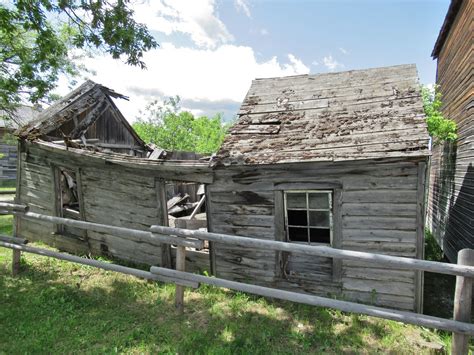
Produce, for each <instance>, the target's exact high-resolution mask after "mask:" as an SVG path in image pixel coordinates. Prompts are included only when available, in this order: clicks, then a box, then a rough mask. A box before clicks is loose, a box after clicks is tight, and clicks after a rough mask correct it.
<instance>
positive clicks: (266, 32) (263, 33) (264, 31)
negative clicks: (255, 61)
mask: <svg viewBox="0 0 474 355" xmlns="http://www.w3.org/2000/svg"><path fill="white" fill-rule="evenodd" d="M260 34H261V35H262V36H267V35H269V34H270V32H268V30H267V29H266V28H262V29H260Z"/></svg>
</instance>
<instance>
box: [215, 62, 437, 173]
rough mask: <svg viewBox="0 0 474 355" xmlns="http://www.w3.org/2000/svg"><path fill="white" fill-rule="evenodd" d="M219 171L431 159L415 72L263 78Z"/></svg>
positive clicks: (220, 156)
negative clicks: (240, 167) (241, 167)
mask: <svg viewBox="0 0 474 355" xmlns="http://www.w3.org/2000/svg"><path fill="white" fill-rule="evenodd" d="M238 115H239V117H238V119H237V122H236V123H235V125H234V126H233V127H232V128H231V129H230V133H229V135H228V136H227V137H226V139H225V140H224V143H223V145H222V147H221V149H220V150H219V152H218V153H217V156H216V157H215V159H214V161H213V164H214V165H233V164H235V165H254V164H274V163H291V162H305V161H338V160H339V161H341V160H356V159H378V158H388V157H408V156H426V155H429V150H428V144H429V136H428V132H427V127H426V123H425V115H424V111H423V103H422V99H421V95H420V88H419V83H418V76H417V71H416V67H415V65H400V66H393V67H384V68H375V69H367V70H353V71H346V72H339V73H327V74H318V75H299V76H289V77H281V78H270V79H257V80H254V81H253V82H252V86H251V87H250V90H249V92H248V93H247V96H246V98H245V100H244V102H243V103H242V106H241V108H240V111H239V113H238Z"/></svg>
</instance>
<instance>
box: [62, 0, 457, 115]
mask: <svg viewBox="0 0 474 355" xmlns="http://www.w3.org/2000/svg"><path fill="white" fill-rule="evenodd" d="M448 6H449V1H448V0H431V1H428V0H419V1H417V0H412V1H408V0H405V1H395V0H393V1H392V0H378V1H376V0H371V1H369V0H358V1H349V0H345V1H338V0H334V1H316V0H314V1H302V0H293V1H290V0H286V1H283V0H279V1H270V0H268V1H256V0H193V1H189V0H188V1H186V0H173V1H170V0H141V1H137V2H136V5H134V9H135V11H136V18H137V20H138V21H140V22H143V23H145V24H146V25H147V26H148V27H149V28H150V30H151V31H152V33H153V34H154V35H155V37H156V39H157V41H158V42H159V43H160V44H161V47H160V48H159V49H157V50H153V51H151V52H149V53H147V54H146V56H145V61H146V63H147V66H148V70H147V71H145V72H143V71H140V70H138V69H137V68H130V67H128V66H126V65H124V64H123V63H121V62H119V61H114V60H112V59H111V58H108V57H104V56H100V57H95V58H90V59H88V60H86V65H87V66H88V67H89V68H91V69H94V70H95V71H96V73H97V75H95V76H92V77H91V78H92V79H93V80H96V81H98V82H100V83H102V84H104V85H106V86H109V87H111V88H114V89H115V90H116V91H119V92H122V93H124V94H126V95H129V96H130V102H127V103H126V102H120V103H119V107H120V108H121V110H122V111H123V112H124V114H125V116H126V117H127V118H128V119H129V120H131V121H133V120H134V119H135V118H136V117H138V116H140V114H139V110H140V109H143V107H144V106H145V105H146V103H147V102H149V101H151V100H155V99H158V100H163V99H164V98H166V97H167V96H173V95H180V96H181V98H182V106H183V108H185V109H188V110H191V111H192V112H193V113H195V114H197V115H200V114H206V115H213V114H215V113H218V112H222V113H224V115H225V117H226V118H227V119H229V118H231V117H232V116H233V115H234V114H235V112H236V111H237V109H238V107H239V104H240V102H241V101H242V99H243V98H244V96H245V94H246V92H247V90H248V88H249V86H250V84H251V81H252V80H253V79H254V78H256V77H272V76H285V75H296V74H306V73H323V72H329V71H343V70H352V69H363V68H371V67H380V66H389V65H397V64H406V63H415V64H416V65H417V67H418V72H419V76H420V81H421V83H424V84H431V83H434V81H435V75H436V62H435V61H434V60H432V58H431V56H430V55H431V51H432V49H433V46H434V43H435V41H436V38H437V36H438V33H439V30H440V28H441V25H442V23H443V20H444V16H445V15H446V11H447V8H448ZM65 90H66V89H65V87H64V86H63V87H62V89H61V90H60V91H65Z"/></svg>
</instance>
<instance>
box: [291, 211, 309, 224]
mask: <svg viewBox="0 0 474 355" xmlns="http://www.w3.org/2000/svg"><path fill="white" fill-rule="evenodd" d="M288 225H290V226H307V225H308V216H307V213H306V211H298V210H296V211H295V210H288Z"/></svg>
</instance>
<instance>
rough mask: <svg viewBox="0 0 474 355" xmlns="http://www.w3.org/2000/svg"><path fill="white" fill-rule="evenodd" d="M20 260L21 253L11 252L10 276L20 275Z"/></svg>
mask: <svg viewBox="0 0 474 355" xmlns="http://www.w3.org/2000/svg"><path fill="white" fill-rule="evenodd" d="M20 259H21V251H20V250H15V249H13V250H12V276H17V275H18V274H19V273H20Z"/></svg>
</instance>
